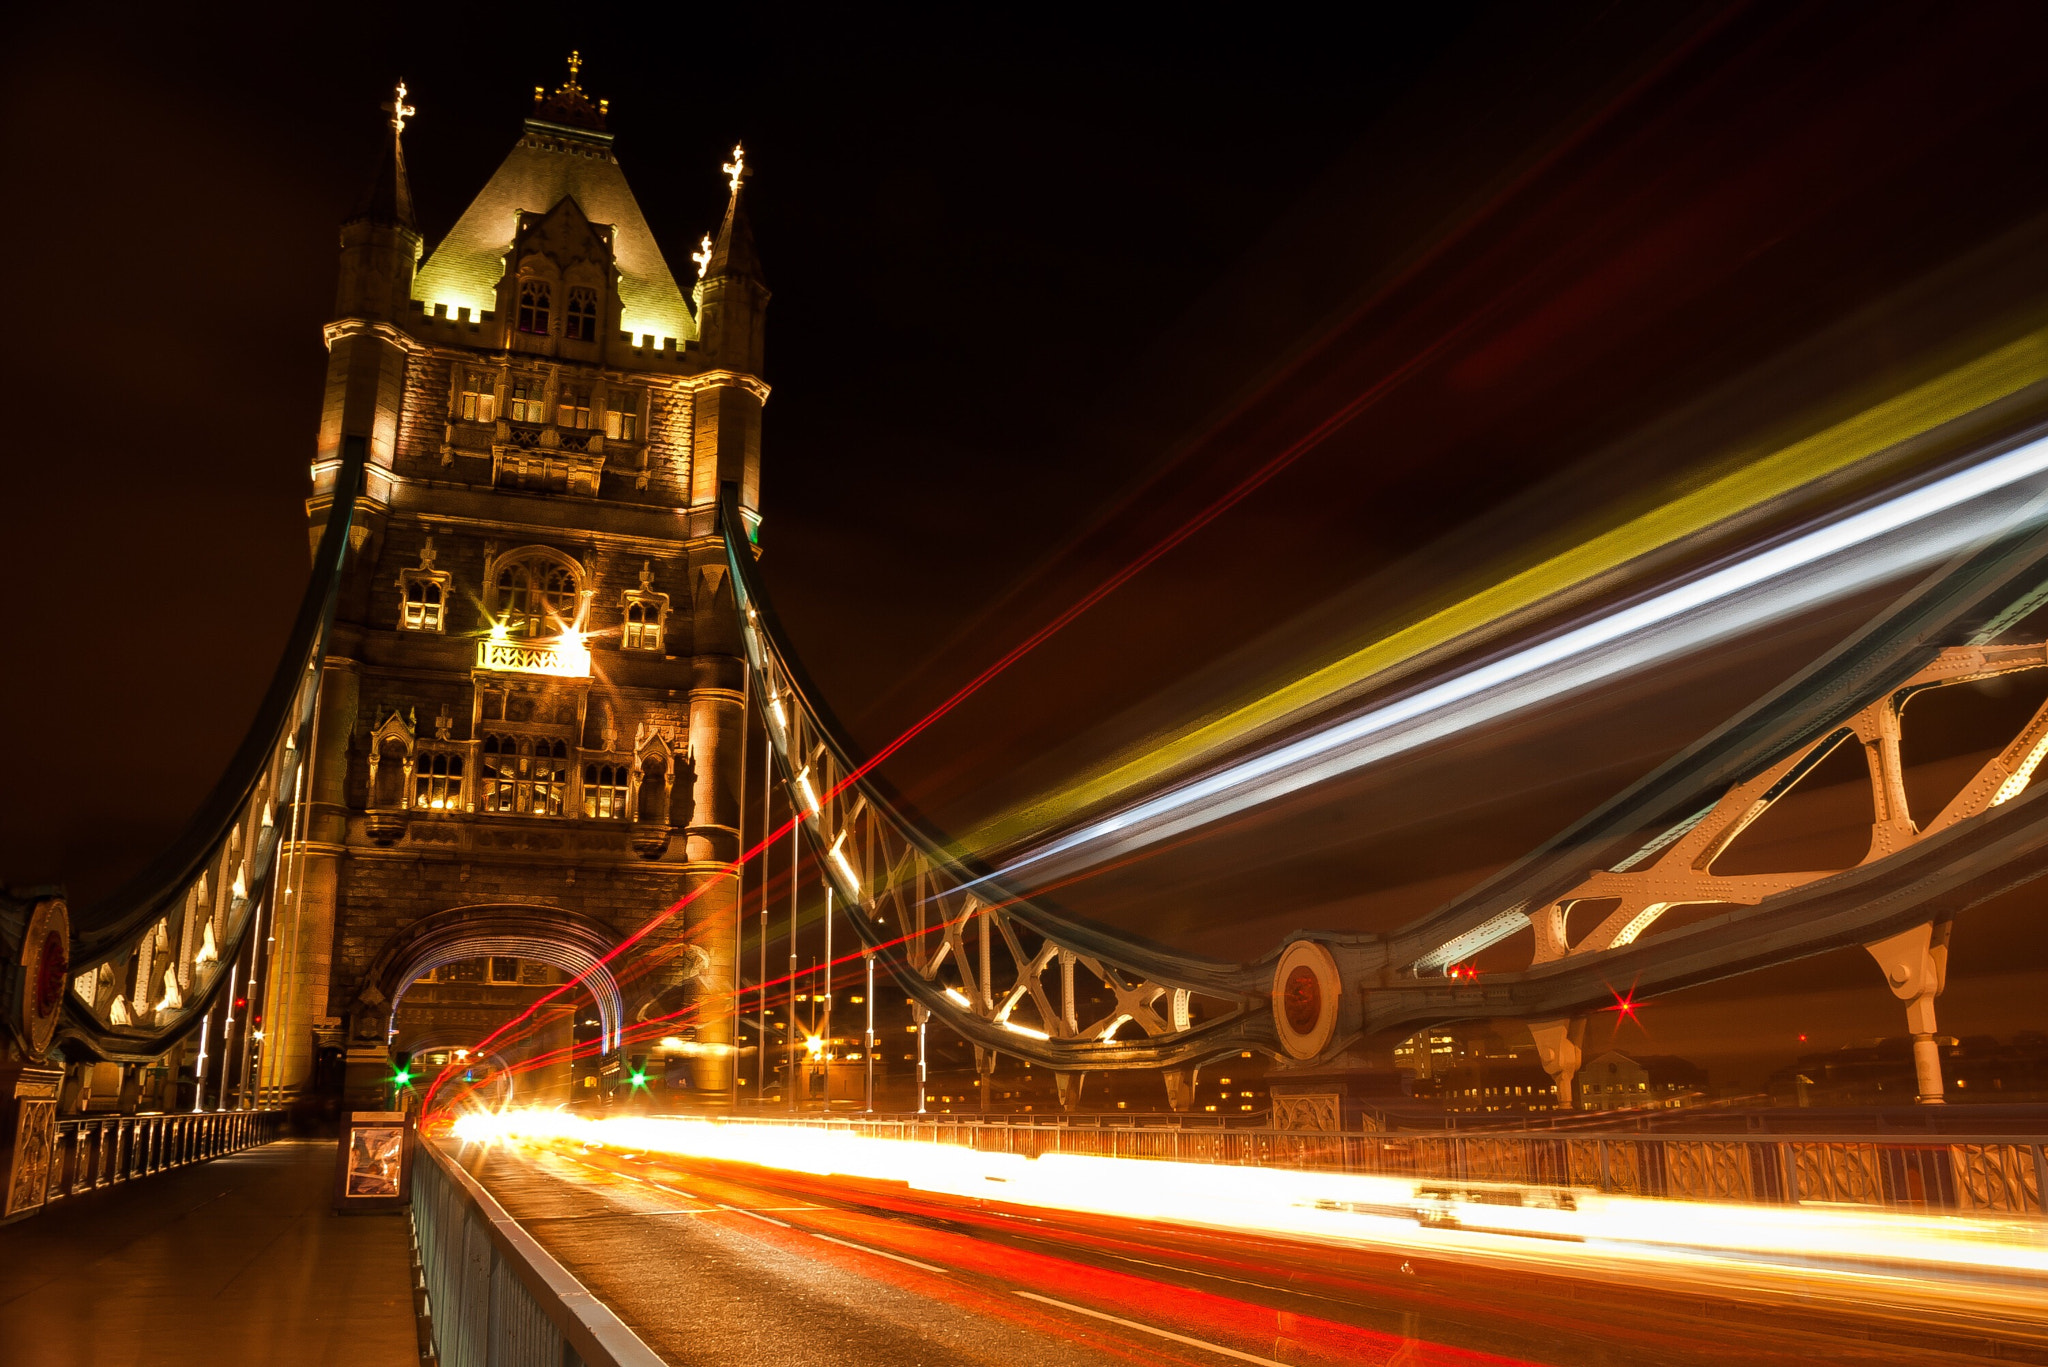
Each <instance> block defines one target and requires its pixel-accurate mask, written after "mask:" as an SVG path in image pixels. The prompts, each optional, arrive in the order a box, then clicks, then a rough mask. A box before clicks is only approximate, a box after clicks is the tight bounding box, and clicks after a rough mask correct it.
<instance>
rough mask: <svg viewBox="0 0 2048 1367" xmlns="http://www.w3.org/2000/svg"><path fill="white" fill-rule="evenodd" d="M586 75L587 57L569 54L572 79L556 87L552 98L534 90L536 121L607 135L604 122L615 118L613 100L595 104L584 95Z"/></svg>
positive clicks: (580, 54)
mask: <svg viewBox="0 0 2048 1367" xmlns="http://www.w3.org/2000/svg"><path fill="white" fill-rule="evenodd" d="M582 72H583V54H582V53H581V52H571V53H570V54H569V79H568V80H566V81H564V82H563V83H562V84H561V85H559V86H556V87H555V93H554V94H552V95H550V94H548V92H547V90H546V88H545V87H542V86H535V87H534V88H533V117H534V118H536V119H539V120H540V121H541V122H543V123H552V124H558V125H561V126H563V127H567V128H584V129H588V130H590V131H591V132H593V133H602V132H603V131H604V121H605V119H606V118H608V117H609V116H610V114H611V101H610V100H596V101H593V100H592V99H591V98H590V97H589V96H588V95H586V94H584V93H583V83H582V81H581V79H580V77H581V75H582Z"/></svg>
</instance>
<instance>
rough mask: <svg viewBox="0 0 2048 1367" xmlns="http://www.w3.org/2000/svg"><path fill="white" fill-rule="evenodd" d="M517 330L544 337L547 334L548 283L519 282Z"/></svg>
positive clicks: (540, 281)
mask: <svg viewBox="0 0 2048 1367" xmlns="http://www.w3.org/2000/svg"><path fill="white" fill-rule="evenodd" d="M519 330H520V331H521V332H532V333H538V334H539V335H541V336H543V337H545V336H547V332H548V282H547V281H545V280H522V281H520V282H519Z"/></svg>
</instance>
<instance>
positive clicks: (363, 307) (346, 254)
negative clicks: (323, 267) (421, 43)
mask: <svg viewBox="0 0 2048 1367" xmlns="http://www.w3.org/2000/svg"><path fill="white" fill-rule="evenodd" d="M405 93H406V92H405V82H404V81H400V82H399V83H398V90H397V92H396V94H395V95H394V97H393V98H392V100H391V101H390V102H389V103H388V104H386V105H384V106H383V107H384V109H385V110H386V111H388V112H389V113H390V115H391V135H390V137H389V138H388V139H386V140H385V142H384V147H383V152H382V155H381V156H380V157H379V158H378V162H377V173H376V175H374V176H373V177H372V178H371V180H370V183H369V186H368V187H367V188H366V189H365V190H364V192H363V196H362V198H361V200H359V201H358V202H357V204H356V209H355V212H354V213H352V214H350V215H349V217H348V219H347V220H346V221H344V222H343V223H342V225H341V281H340V284H339V286H338V287H337V289H336V291H335V299H334V311H335V316H336V317H337V318H368V319H375V320H378V321H382V322H393V321H396V320H398V319H401V318H403V317H405V315H406V310H407V308H408V306H409V304H410V301H411V299H412V277H413V271H414V270H415V269H417V267H418V265H419V259H420V233H419V226H418V224H417V223H415V222H414V220H413V212H412V185H411V183H410V182H408V181H407V180H406V177H405V147H404V142H403V139H404V135H405V121H406V119H408V118H410V117H411V116H412V113H413V108H412V106H411V105H409V104H407V103H406V102H405Z"/></svg>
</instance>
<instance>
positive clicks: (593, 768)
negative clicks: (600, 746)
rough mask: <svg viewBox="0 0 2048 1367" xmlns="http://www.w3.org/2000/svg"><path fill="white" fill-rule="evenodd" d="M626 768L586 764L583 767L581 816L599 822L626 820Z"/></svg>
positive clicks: (623, 766) (616, 765) (612, 765)
mask: <svg viewBox="0 0 2048 1367" xmlns="http://www.w3.org/2000/svg"><path fill="white" fill-rule="evenodd" d="M626 776H627V770H626V766H625V765H623V764H586V765H584V766H583V814H584V815H585V816H588V817H594V818H596V819H597V820H599V821H623V820H625V818H626V814H627V813H626Z"/></svg>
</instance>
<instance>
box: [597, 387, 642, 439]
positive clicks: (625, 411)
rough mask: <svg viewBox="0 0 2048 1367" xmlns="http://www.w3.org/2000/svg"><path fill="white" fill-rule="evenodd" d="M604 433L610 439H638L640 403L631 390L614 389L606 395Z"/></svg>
mask: <svg viewBox="0 0 2048 1367" xmlns="http://www.w3.org/2000/svg"><path fill="white" fill-rule="evenodd" d="M604 402H605V414H604V434H605V437H606V439H607V440H610V441H638V440H639V438H640V404H639V400H638V399H637V398H635V396H634V394H633V392H632V391H631V390H618V389H614V390H613V391H611V393H609V394H607V395H606V396H605V401H604Z"/></svg>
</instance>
